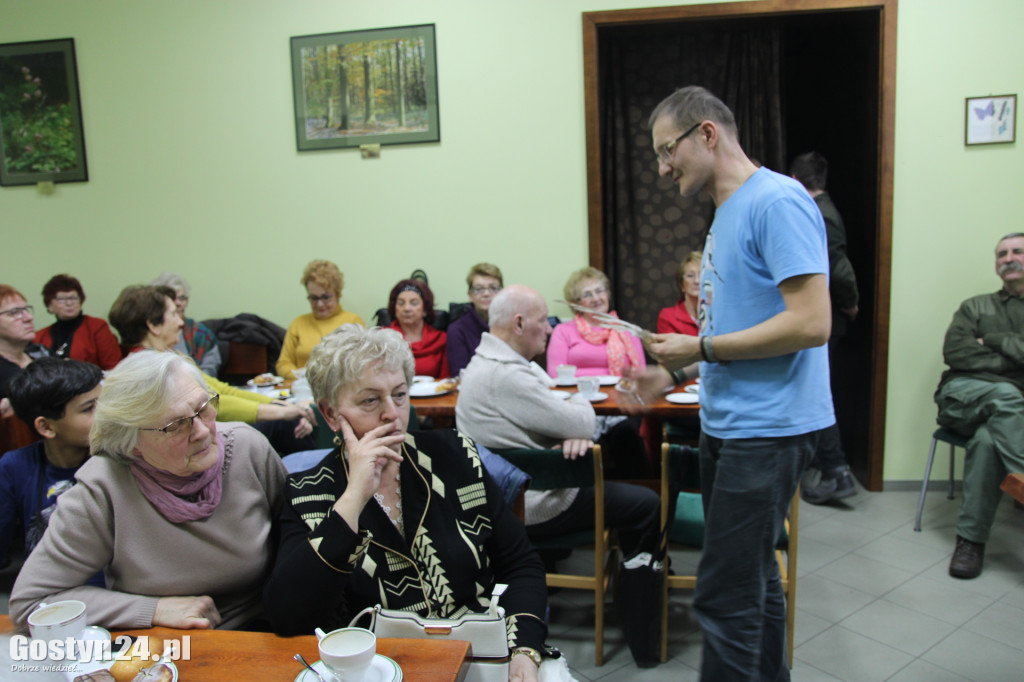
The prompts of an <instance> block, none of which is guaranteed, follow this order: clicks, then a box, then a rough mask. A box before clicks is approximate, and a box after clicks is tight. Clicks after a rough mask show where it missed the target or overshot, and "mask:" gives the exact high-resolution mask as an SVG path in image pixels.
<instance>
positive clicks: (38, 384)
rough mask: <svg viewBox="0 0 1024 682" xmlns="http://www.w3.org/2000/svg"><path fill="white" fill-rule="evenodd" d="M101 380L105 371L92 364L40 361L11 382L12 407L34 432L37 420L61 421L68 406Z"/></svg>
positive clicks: (40, 359)
mask: <svg viewBox="0 0 1024 682" xmlns="http://www.w3.org/2000/svg"><path fill="white" fill-rule="evenodd" d="M102 379H103V372H101V371H100V368H99V367H97V366H96V365H94V364H92V363H89V362H79V361H78V360H64V359H61V358H52V357H48V358H39V359H38V360H36V361H34V362H32V363H30V364H29V365H28V366H27V367H26V368H25V369H24V370H22V371H21V372H20V373H19V374H18V375H17V376H15V377H14V378H13V379H12V380H11V395H10V400H11V407H12V408H14V413H15V414H16V415H18V416H19V417H21V419H22V421H24V422H25V423H27V424H28V425H29V426H31V427H32V430H33V431H35V429H36V425H35V421H36V417H45V418H46V419H61V418H62V417H63V416H64V411H65V410H66V409H67V406H68V403H70V402H71V401H72V400H74V399H75V398H77V397H78V396H80V395H82V394H83V393H88V392H89V391H91V390H92V389H94V388H96V387H97V386H99V385H100V381H101V380H102ZM36 433H37V434H38V431H37V432H36Z"/></svg>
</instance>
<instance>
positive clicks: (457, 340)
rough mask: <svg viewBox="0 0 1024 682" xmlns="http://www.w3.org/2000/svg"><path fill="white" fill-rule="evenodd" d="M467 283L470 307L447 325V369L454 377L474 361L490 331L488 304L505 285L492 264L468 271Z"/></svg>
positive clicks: (497, 269)
mask: <svg viewBox="0 0 1024 682" xmlns="http://www.w3.org/2000/svg"><path fill="white" fill-rule="evenodd" d="M466 284H468V285H469V300H470V302H471V303H472V304H473V307H471V308H470V309H469V310H468V311H466V312H465V313H464V314H463V315H462V317H460V318H459V319H457V320H455V321H454V322H452V323H451V324H449V325H448V370H449V371H450V372H451V374H452V376H456V377H457V376H459V372H461V371H462V370H463V368H465V366H466V365H468V364H469V361H470V360H471V359H472V358H473V354H474V353H475V352H476V347H477V346H479V345H480V338H481V337H482V336H483V334H484V332H486V331H490V326H489V325H488V323H487V319H488V311H489V310H490V308H491V301H493V300H494V297H495V296H497V295H498V292H499V291H501V289H502V287H503V286H505V282H504V280H503V278H502V276H501V270H500V269H499V268H498V266H497V265H492V264H491V263H477V264H476V265H474V266H473V267H472V268H470V269H469V274H468V275H466Z"/></svg>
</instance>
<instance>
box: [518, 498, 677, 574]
mask: <svg viewBox="0 0 1024 682" xmlns="http://www.w3.org/2000/svg"><path fill="white" fill-rule="evenodd" d="M660 508H661V499H660V498H659V497H658V495H657V493H655V492H654V491H653V490H651V489H650V488H644V487H643V486H639V485H633V484H631V483H620V482H618V481H605V484H604V522H605V525H607V526H610V527H612V528H615V529H616V530H618V532H619V545H620V546H621V547H622V555H623V557H625V558H627V559H628V558H630V557H632V556H633V555H635V554H636V553H637V552H651V553H652V554H653V553H654V550H655V548H656V547H655V546H656V544H657V541H658V519H659V510H660ZM593 528H594V489H593V488H580V489H579V492H578V493H577V494H576V499H575V500H573V501H572V504H570V505H569V508H568V509H566V510H565V511H564V512H562V513H561V514H559V515H558V516H556V517H555V518H553V519H549V520H548V521H544V522H542V523H538V524H535V525H532V526H527V527H526V534H527V535H528V536H529V537H531V538H534V539H541V538H548V537H554V536H558V535H563V534H565V533H574V532H576V531H581V530H587V529H591V530H593Z"/></svg>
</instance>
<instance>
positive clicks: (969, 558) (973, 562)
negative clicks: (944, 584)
mask: <svg viewBox="0 0 1024 682" xmlns="http://www.w3.org/2000/svg"><path fill="white" fill-rule="evenodd" d="M984 561H985V543H984V542H971V541H970V540H965V539H964V538H962V537H960V536H959V535H957V536H956V549H955V550H953V559H952V561H950V562H949V574H950V575H951V576H953V577H954V578H962V579H964V580H970V579H971V578H977V577H978V576H979V575H981V564H982V562H984Z"/></svg>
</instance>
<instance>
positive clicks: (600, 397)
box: [583, 391, 608, 403]
mask: <svg viewBox="0 0 1024 682" xmlns="http://www.w3.org/2000/svg"><path fill="white" fill-rule="evenodd" d="M583 397H584V398H586V399H587V400H589V401H590V402H592V403H599V402H601V401H602V400H608V394H607V393H605V392H603V391H598V392H597V393H595V394H594V395H592V396H583Z"/></svg>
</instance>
